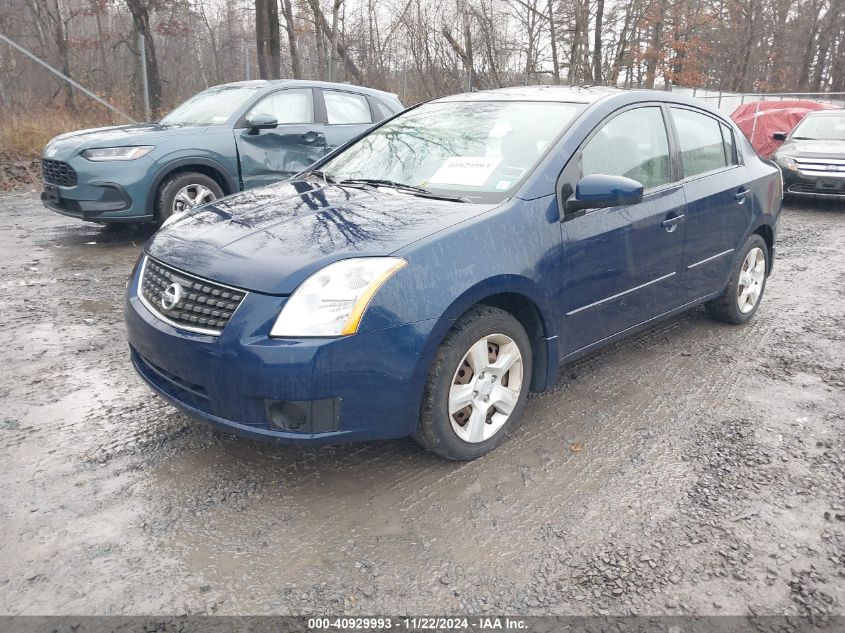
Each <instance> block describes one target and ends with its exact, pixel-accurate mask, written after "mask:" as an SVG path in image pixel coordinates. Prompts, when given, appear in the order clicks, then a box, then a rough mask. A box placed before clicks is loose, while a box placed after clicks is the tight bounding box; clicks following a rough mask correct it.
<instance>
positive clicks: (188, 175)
mask: <svg viewBox="0 0 845 633" xmlns="http://www.w3.org/2000/svg"><path fill="white" fill-rule="evenodd" d="M222 195H223V189H221V188H220V185H218V184H217V182H216V181H215V180H214V179H213V178H211V177H209V176H206V175H205V174H200V173H198V172H193V171H187V172H186V171H183V172H177V173H175V174H172V175H170V176H168V177H167V178H166V179H165V180H164V182H163V183H161V186H160V187H159V188H158V195H157V197H156V220H157V221H158V222H164V221H165V220H166V219H167V218H169V217H170V216H171V215H173V214H174V213H181V212H182V211H187V210H188V209H191V208H193V207H196V206H199V205H201V204H206V203H207V202H213V201H214V200H217V198H220V197H221V196H222Z"/></svg>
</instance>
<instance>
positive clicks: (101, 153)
mask: <svg viewBox="0 0 845 633" xmlns="http://www.w3.org/2000/svg"><path fill="white" fill-rule="evenodd" d="M154 149H155V145H128V146H126V147H98V148H95V149H86V150H85V151H84V152H82V156H83V157H85V158H87V159H88V160H93V161H100V160H135V159H136V158H141V156H146V155H147V154H149V153H150V152H151V151H153V150H154Z"/></svg>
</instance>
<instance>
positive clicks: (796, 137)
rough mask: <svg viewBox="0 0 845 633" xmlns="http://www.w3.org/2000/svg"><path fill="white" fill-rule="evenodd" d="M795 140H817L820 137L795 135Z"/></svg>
mask: <svg viewBox="0 0 845 633" xmlns="http://www.w3.org/2000/svg"><path fill="white" fill-rule="evenodd" d="M792 140H793V141H817V140H818V139H815V138H813V137H812V136H793V137H792Z"/></svg>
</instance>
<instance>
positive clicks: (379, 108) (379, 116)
mask: <svg viewBox="0 0 845 633" xmlns="http://www.w3.org/2000/svg"><path fill="white" fill-rule="evenodd" d="M372 104H373V106H375V109H376V120H377V121H383V120H384V119H386V118H387V117H391V116H393V112H392V111H391V110H390V108H388V107H387V106H386V105H384V104H383V103H382V102H381V101H379V100H378V99H373V100H372Z"/></svg>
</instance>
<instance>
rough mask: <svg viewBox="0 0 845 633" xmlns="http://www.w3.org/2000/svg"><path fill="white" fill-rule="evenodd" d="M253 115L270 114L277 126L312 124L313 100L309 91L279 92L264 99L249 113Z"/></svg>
mask: <svg viewBox="0 0 845 633" xmlns="http://www.w3.org/2000/svg"><path fill="white" fill-rule="evenodd" d="M253 114H270V115H272V116H274V117H276V120H277V121H278V122H279V125H283V124H285V123H312V122H313V121H314V99H313V98H312V96H311V90H310V89H306V90H281V91H279V92H274V93H273V94H271V95H269V96H268V97H265V98H264V99H262V100H261V101H259V102H258V103H256V104H255V105H254V106H252V109H251V110H250V111H249V113H248V114H247V116H248V117H249V116H252V115H253Z"/></svg>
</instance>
